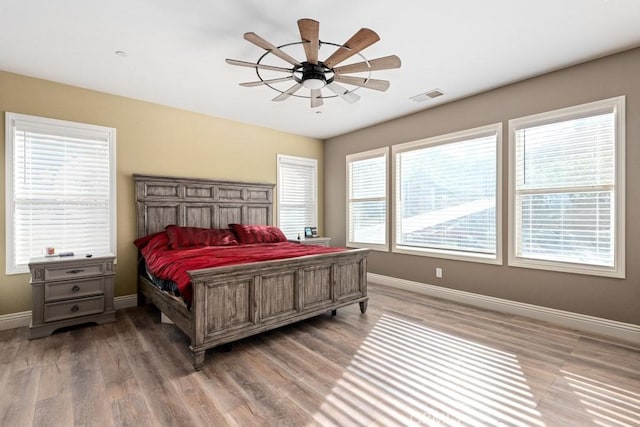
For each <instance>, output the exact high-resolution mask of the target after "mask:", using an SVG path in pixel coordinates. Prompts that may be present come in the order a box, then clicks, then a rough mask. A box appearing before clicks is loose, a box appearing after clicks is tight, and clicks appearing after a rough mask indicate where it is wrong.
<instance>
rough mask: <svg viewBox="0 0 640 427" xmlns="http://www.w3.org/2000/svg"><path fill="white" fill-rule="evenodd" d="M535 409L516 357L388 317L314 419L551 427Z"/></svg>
mask: <svg viewBox="0 0 640 427" xmlns="http://www.w3.org/2000/svg"><path fill="white" fill-rule="evenodd" d="M535 408H536V402H535V401H534V398H533V395H532V393H531V390H530V388H529V386H528V385H527V380H526V377H525V375H524V373H523V372H522V369H521V368H520V365H519V363H518V360H517V357H516V356H515V355H513V354H510V353H507V352H504V351H500V350H496V349H493V348H491V347H489V346H486V345H482V344H478V343H475V342H473V341H470V340H465V339H461V338H458V337H456V336H454V335H451V334H446V333H442V332H439V331H437V330H434V329H430V328H428V327H425V326H424V325H423V324H421V323H417V322H411V321H408V320H405V319H402V318H399V317H396V316H392V315H388V314H385V315H383V316H382V317H381V318H380V319H379V320H378V322H377V323H376V325H375V327H374V328H373V329H372V330H371V332H370V333H369V335H368V336H367V338H366V339H365V340H364V341H363V343H362V344H361V346H360V348H359V350H358V352H357V353H356V354H355V355H354V356H353V360H352V362H351V364H350V365H349V366H348V368H347V370H346V371H345V372H344V374H343V376H342V377H341V378H340V379H339V380H338V382H337V383H336V385H335V387H334V388H333V389H332V391H331V394H330V395H328V396H327V397H326V398H325V401H324V403H323V405H322V406H321V407H320V408H319V410H318V411H317V412H316V413H315V414H314V421H315V422H317V423H319V424H323V425H325V424H327V421H329V420H330V419H333V420H335V421H336V422H337V424H342V423H343V422H344V425H354V424H361V425H368V424H375V425H406V426H412V425H413V426H422V425H433V426H444V425H451V426H458V425H491V426H502V425H509V426H544V425H545V423H544V421H543V420H542V416H541V414H540V413H539V412H538V411H537V410H536V409H535ZM328 424H333V422H328Z"/></svg>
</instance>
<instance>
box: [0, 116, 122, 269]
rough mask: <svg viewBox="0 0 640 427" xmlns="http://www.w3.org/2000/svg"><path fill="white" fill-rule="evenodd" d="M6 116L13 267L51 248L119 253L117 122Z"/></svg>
mask: <svg viewBox="0 0 640 427" xmlns="http://www.w3.org/2000/svg"><path fill="white" fill-rule="evenodd" d="M5 118H6V122H5V123H6V156H5V161H6V175H7V180H6V202H7V203H6V210H7V212H6V221H7V224H6V230H7V241H6V245H7V274H16V273H25V272H27V271H28V266H27V264H28V262H29V259H30V258H31V257H36V256H43V255H44V248H45V247H54V248H55V251H56V252H57V253H59V252H74V253H75V254H84V253H93V254H111V255H115V253H116V230H115V224H116V221H115V215H116V212H115V206H116V205H115V196H116V195H115V191H116V188H115V129H113V128H105V127H100V126H93V125H86V124H81V123H73V122H67V121H62V120H53V119H45V118H41V117H34V116H27V115H22V114H15V113H6V117H5Z"/></svg>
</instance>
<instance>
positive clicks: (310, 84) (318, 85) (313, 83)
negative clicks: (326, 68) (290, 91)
mask: <svg viewBox="0 0 640 427" xmlns="http://www.w3.org/2000/svg"><path fill="white" fill-rule="evenodd" d="M326 84H327V82H326V81H325V79H324V78H322V79H319V78H310V79H304V80H302V86H304V87H306V88H307V89H322V88H323V87H325V86H326Z"/></svg>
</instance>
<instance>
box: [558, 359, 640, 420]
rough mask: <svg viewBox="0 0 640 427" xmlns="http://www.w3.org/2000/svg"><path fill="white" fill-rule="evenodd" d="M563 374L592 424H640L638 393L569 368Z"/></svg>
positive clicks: (639, 397)
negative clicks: (591, 419)
mask: <svg viewBox="0 0 640 427" xmlns="http://www.w3.org/2000/svg"><path fill="white" fill-rule="evenodd" d="M562 374H563V375H564V378H565V379H566V380H567V383H568V384H569V387H570V388H571V389H572V391H573V393H574V394H575V395H576V396H577V397H578V398H579V399H580V403H581V404H582V405H583V406H584V408H585V411H586V413H588V414H589V415H590V416H591V417H592V418H593V422H594V423H595V424H597V425H602V426H639V425H640V394H638V393H636V392H633V391H630V390H625V389H623V388H620V387H615V386H611V385H609V384H607V383H604V382H602V381H598V380H595V379H593V378H589V377H585V376H583V375H578V374H575V373H572V372H569V371H568V370H562Z"/></svg>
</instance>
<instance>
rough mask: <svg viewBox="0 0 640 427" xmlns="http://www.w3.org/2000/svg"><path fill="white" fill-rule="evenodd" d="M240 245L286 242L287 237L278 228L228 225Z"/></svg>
mask: <svg viewBox="0 0 640 427" xmlns="http://www.w3.org/2000/svg"><path fill="white" fill-rule="evenodd" d="M229 228H230V229H231V230H233V232H234V233H235V235H236V237H237V238H238V241H239V242H240V243H245V244H247V243H278V242H286V241H287V237H286V236H285V235H284V233H283V232H282V230H280V229H279V228H278V227H272V226H270V225H244V224H229Z"/></svg>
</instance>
